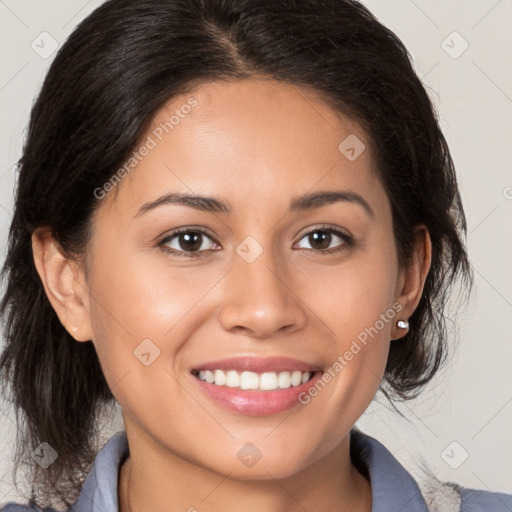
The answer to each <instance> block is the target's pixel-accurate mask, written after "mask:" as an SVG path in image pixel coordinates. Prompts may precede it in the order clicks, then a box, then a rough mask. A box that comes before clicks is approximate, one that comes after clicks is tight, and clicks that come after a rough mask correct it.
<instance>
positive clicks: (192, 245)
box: [180, 231, 201, 251]
mask: <svg viewBox="0 0 512 512" xmlns="http://www.w3.org/2000/svg"><path fill="white" fill-rule="evenodd" d="M190 233H192V234H190ZM190 233H183V234H181V235H180V247H181V248H182V249H184V250H186V251H197V250H199V248H200V247H201V233H196V232H194V231H191V232H190ZM183 241H185V243H183Z"/></svg>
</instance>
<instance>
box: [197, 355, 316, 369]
mask: <svg viewBox="0 0 512 512" xmlns="http://www.w3.org/2000/svg"><path fill="white" fill-rule="evenodd" d="M198 370H210V371H212V370H235V371H238V372H243V371H248V372H255V373H263V372H285V371H301V372H318V371H322V369H321V368H320V367H319V366H316V365H314V364H311V363H306V362H304V361H299V360H298V359H292V358H290V357H265V358H261V357H231V358H228V359H219V360H217V361H210V362H207V363H203V364H200V365H197V366H194V368H192V371H198Z"/></svg>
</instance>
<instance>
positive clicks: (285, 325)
mask: <svg viewBox="0 0 512 512" xmlns="http://www.w3.org/2000/svg"><path fill="white" fill-rule="evenodd" d="M291 276H292V270H290V268H288V269H287V268H286V262H285V261H283V259H282V257H281V259H280V260H279V256H278V257H277V258H276V256H275V254H273V252H272V251H271V250H264V251H263V252H262V254H261V255H260V256H259V257H258V258H257V259H256V260H255V261H253V262H252V263H248V262H247V261H245V260H244V259H243V258H242V257H240V256H238V254H235V255H234V268H233V269H232V271H231V272H229V274H228V276H227V279H226V282H225V283H224V286H225V301H224V303H223V307H222V309H221V311H220V321H221V324H222V326H223V328H224V329H225V330H226V331H229V332H233V333H240V334H246V335H248V336H250V337H253V338H258V339H264V338H270V337H271V336H272V335H274V333H277V332H284V331H286V332H288V333H291V332H294V331H296V330H300V329H302V328H303V327H304V325H305V323H306V320H307V316H306V311H305V310H306V307H307V306H306V304H305V303H304V301H303V300H304V298H302V297H300V296H299V295H298V294H297V293H296V292H295V291H294V282H293V279H292V277H291Z"/></svg>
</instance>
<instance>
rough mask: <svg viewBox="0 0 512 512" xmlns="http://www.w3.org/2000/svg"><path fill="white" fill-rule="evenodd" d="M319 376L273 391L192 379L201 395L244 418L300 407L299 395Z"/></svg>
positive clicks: (317, 373) (315, 375)
mask: <svg viewBox="0 0 512 512" xmlns="http://www.w3.org/2000/svg"><path fill="white" fill-rule="evenodd" d="M321 376H322V372H316V373H315V374H314V375H313V377H312V378H311V379H310V380H308V381H307V382H306V383H304V384H301V385H300V386H291V387H289V388H286V389H273V390H271V391H262V390H259V391H258V390H242V389H239V388H230V387H229V386H216V385H215V384H209V383H208V382H205V381H203V380H201V379H199V377H197V376H195V375H193V378H194V380H195V381H196V382H197V383H198V385H199V387H200V388H201V390H202V391H203V393H204V394H205V395H206V396H208V397H209V398H211V399H212V400H214V401H215V402H217V403H218V404H220V405H222V406H224V407H226V408H228V409H230V410H232V411H235V412H238V413H241V414H245V415H246V416H267V415H270V414H277V413H279V412H282V411H286V410H287V409H290V408H292V407H295V406H296V405H302V404H301V402H299V395H300V394H301V393H307V391H308V389H309V388H310V387H312V386H314V384H315V382H316V381H317V380H318V379H320V378H321Z"/></svg>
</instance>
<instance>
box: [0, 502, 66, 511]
mask: <svg viewBox="0 0 512 512" xmlns="http://www.w3.org/2000/svg"><path fill="white" fill-rule="evenodd" d="M0 512H57V511H56V510H54V509H53V508H39V507H36V506H35V505H21V504H19V503H15V502H14V501H10V502H9V503H5V504H4V505H1V506H0Z"/></svg>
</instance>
